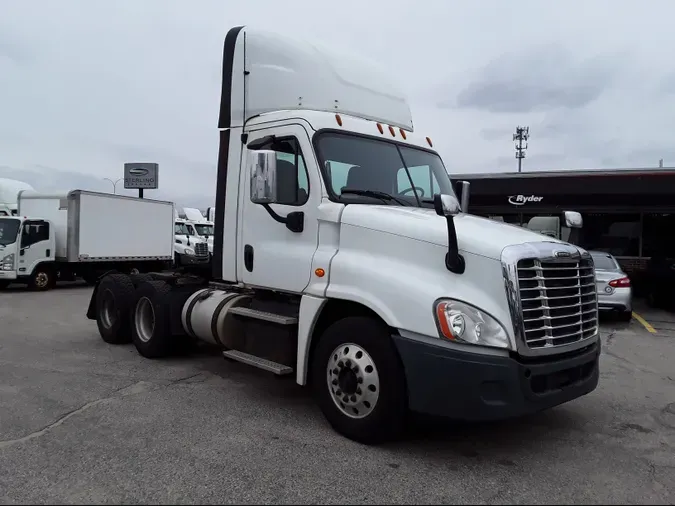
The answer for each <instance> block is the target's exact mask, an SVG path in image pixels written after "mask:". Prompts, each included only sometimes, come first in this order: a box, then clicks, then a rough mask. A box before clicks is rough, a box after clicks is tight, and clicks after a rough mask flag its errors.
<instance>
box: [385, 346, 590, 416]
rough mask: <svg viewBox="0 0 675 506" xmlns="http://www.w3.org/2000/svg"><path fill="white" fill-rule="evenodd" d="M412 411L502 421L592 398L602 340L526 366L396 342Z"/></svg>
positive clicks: (506, 358)
mask: <svg viewBox="0 0 675 506" xmlns="http://www.w3.org/2000/svg"><path fill="white" fill-rule="evenodd" d="M393 338H394V342H395V343H396V347H397V348H398V351H399V354H400V356H401V360H402V362H403V366H404V369H405V373H406V379H407V386H408V404H409V407H410V409H411V410H412V411H416V412H419V413H424V414H428V415H435V416H442V417H447V418H452V419H456V420H467V421H469V420H471V421H480V420H498V419H506V418H514V417H518V416H522V415H526V414H530V413H536V412H538V411H542V410H545V409H548V408H552V407H554V406H557V405H559V404H563V403H565V402H568V401H571V400H573V399H576V398H577V397H581V396H583V395H586V394H587V393H589V392H592V391H593V390H594V389H595V388H596V386H597V385H598V378H599V357H600V347H601V344H600V339H599V338H598V339H597V340H596V342H594V343H593V344H590V345H588V346H587V347H585V348H583V349H582V350H578V351H577V352H574V353H571V354H567V355H565V356H564V357H556V358H542V359H538V360H537V361H528V362H521V361H519V360H516V359H515V358H512V357H510V356H492V355H479V354H476V353H469V352H466V351H460V350H456V349H451V348H446V347H443V346H438V345H432V344H429V343H426V342H422V341H417V340H413V339H409V338H405V337H401V336H398V335H395V336H393Z"/></svg>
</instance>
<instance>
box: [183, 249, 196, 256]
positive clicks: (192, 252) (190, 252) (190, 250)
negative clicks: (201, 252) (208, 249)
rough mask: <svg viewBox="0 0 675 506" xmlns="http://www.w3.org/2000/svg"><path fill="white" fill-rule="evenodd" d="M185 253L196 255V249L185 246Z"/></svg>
mask: <svg viewBox="0 0 675 506" xmlns="http://www.w3.org/2000/svg"><path fill="white" fill-rule="evenodd" d="M185 254H186V255H194V254H195V250H193V249H192V248H185Z"/></svg>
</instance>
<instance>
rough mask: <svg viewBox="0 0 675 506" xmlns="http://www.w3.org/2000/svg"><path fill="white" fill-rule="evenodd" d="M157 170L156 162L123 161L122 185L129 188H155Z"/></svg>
mask: <svg viewBox="0 0 675 506" xmlns="http://www.w3.org/2000/svg"><path fill="white" fill-rule="evenodd" d="M158 171H159V164H157V163H147V162H136V163H125V164H124V187H125V188H127V189H130V190H156V189H157V185H158V181H157V172H158Z"/></svg>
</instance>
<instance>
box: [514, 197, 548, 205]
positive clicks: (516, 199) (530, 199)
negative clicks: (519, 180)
mask: <svg viewBox="0 0 675 506" xmlns="http://www.w3.org/2000/svg"><path fill="white" fill-rule="evenodd" d="M542 200H544V197H538V196H537V195H511V196H509V204H513V205H514V206H524V205H525V204H527V203H530V202H541V201H542Z"/></svg>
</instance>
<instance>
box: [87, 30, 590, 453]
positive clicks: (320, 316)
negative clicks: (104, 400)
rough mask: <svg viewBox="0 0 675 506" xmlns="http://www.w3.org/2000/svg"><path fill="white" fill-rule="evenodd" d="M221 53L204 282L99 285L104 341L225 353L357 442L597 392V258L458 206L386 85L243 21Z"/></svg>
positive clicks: (348, 61) (352, 64) (572, 217)
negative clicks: (431, 420) (427, 418)
mask: <svg viewBox="0 0 675 506" xmlns="http://www.w3.org/2000/svg"><path fill="white" fill-rule="evenodd" d="M223 61H224V67H223V86H222V99H221V106H220V119H219V129H220V150H219V157H218V173H217V181H216V208H215V209H216V212H215V242H214V243H215V246H214V260H213V269H212V270H213V272H212V275H211V276H209V277H208V278H207V279H203V280H199V281H198V280H196V279H195V278H188V277H184V278H181V277H176V276H171V277H168V276H161V275H157V276H155V279H154V280H153V281H140V282H137V281H135V280H134V279H132V278H131V277H129V276H125V275H121V274H115V275H109V276H106V277H103V278H102V279H101V280H100V282H99V284H98V285H97V286H96V288H95V290H94V292H93V294H92V297H91V301H90V304H89V308H88V311H87V317H88V318H90V319H94V320H96V321H97V324H98V328H99V332H100V335H101V337H102V338H103V339H104V340H105V341H107V342H109V343H124V342H129V341H132V342H133V343H134V345H135V347H136V349H137V350H138V351H139V353H140V354H141V355H143V356H145V357H148V358H156V357H163V356H165V355H167V354H169V353H172V352H173V350H177V349H180V348H181V343H182V342H184V341H185V340H189V339H199V340H203V341H206V342H208V343H212V344H216V345H218V346H220V347H222V349H223V354H224V356H225V357H227V358H229V359H232V360H236V361H240V362H243V363H245V364H249V365H251V366H254V367H258V368H261V369H263V370H266V371H270V372H272V373H274V374H277V375H292V376H293V377H294V378H295V381H296V382H297V383H298V384H300V385H308V386H310V387H311V388H312V389H313V392H314V395H315V396H316V401H317V403H318V405H319V406H320V408H321V410H322V411H323V413H324V415H325V417H326V418H327V420H328V421H329V423H330V424H331V425H332V426H333V427H334V428H335V429H336V430H337V431H338V432H339V433H341V434H343V435H345V436H347V437H349V438H352V439H354V440H357V441H361V442H364V443H376V442H379V441H383V440H386V439H388V438H391V437H394V436H396V435H397V434H398V433H399V432H400V430H401V429H402V427H403V424H404V419H405V417H406V413H407V411H408V410H412V411H418V412H423V413H428V414H433V415H440V416H446V417H451V418H456V419H464V420H494V419H502V418H509V417H515V416H519V415H524V414H527V413H532V412H536V411H540V410H544V409H547V408H551V407H553V406H556V405H559V404H562V403H565V402H567V401H571V400H572V399H575V398H578V397H580V396H583V395H585V394H588V393H589V392H591V391H592V390H594V389H595V388H596V385H597V383H598V375H599V372H598V361H599V356H600V340H599V336H598V311H597V301H596V294H595V283H594V277H595V274H594V267H593V262H592V259H591V258H590V256H589V255H588V253H587V252H586V251H584V250H583V249H580V248H578V247H575V246H572V245H570V244H567V243H565V242H562V241H560V240H555V239H552V238H548V237H546V236H542V235H540V234H537V233H534V232H532V231H529V230H526V229H523V228H520V227H515V226H509V225H505V224H502V223H498V222H495V221H492V220H488V219H483V218H478V217H475V216H471V215H469V214H466V213H463V212H461V209H460V204H459V202H458V199H457V197H456V195H455V192H454V191H453V186H452V183H451V181H450V178H449V176H448V173H447V171H446V168H445V166H444V165H443V162H442V160H441V157H440V156H439V155H438V153H437V152H436V151H434V149H433V144H432V141H431V139H430V138H429V137H425V136H424V134H419V133H417V132H416V131H415V130H414V129H413V122H412V117H411V114H410V109H409V106H408V104H407V103H406V101H405V100H404V99H403V98H402V97H401V95H400V94H398V93H397V92H395V91H394V90H395V86H394V82H393V81H392V80H389V79H387V77H385V76H383V75H381V74H379V73H376V71H375V68H376V67H375V66H373V65H372V64H370V63H362V62H359V61H356V60H354V59H352V58H342V57H340V55H336V54H334V53H332V52H329V51H326V50H323V49H320V48H318V47H316V46H315V45H313V44H311V43H306V42H302V41H295V40H293V39H290V38H286V37H283V36H281V35H275V34H272V33H266V32H262V31H257V30H254V29H251V28H247V27H237V28H233V29H231V30H230V31H229V32H228V34H227V36H226V38H225V45H224V60H223ZM468 189H469V188H468V184H465V185H462V199H461V200H462V201H464V202H467V201H468V198H469V195H468ZM566 217H567V218H566V219H567V221H568V222H569V223H571V224H572V225H574V223H578V221H577V220H578V219H579V216H578V214H576V213H572V212H569V213H566ZM109 300H115V301H117V305H116V306H115V307H114V308H113V309H111V308H110V307H109V306H107V305H106V301H109ZM111 315H114V316H112V317H111Z"/></svg>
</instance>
